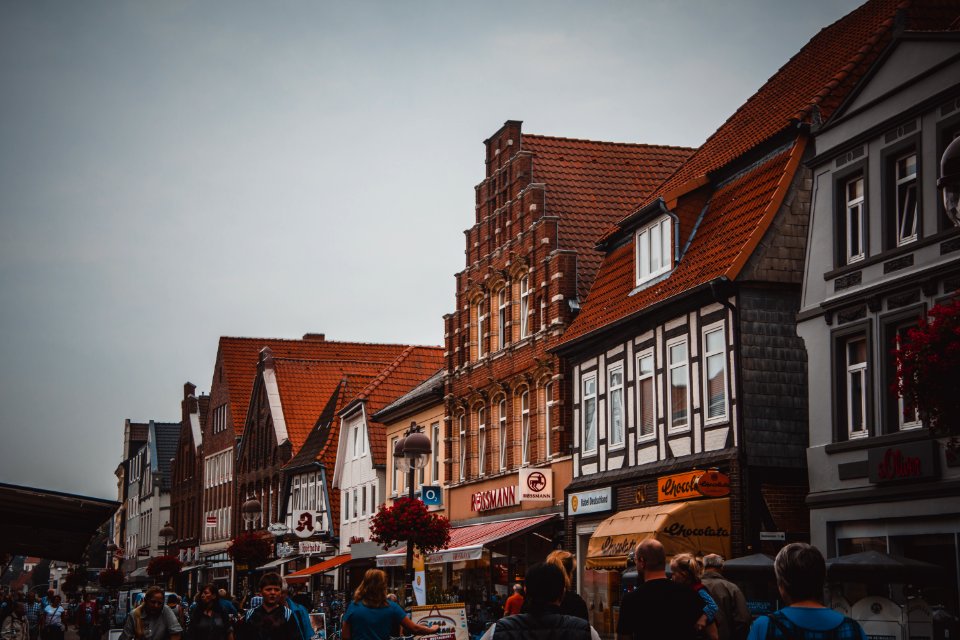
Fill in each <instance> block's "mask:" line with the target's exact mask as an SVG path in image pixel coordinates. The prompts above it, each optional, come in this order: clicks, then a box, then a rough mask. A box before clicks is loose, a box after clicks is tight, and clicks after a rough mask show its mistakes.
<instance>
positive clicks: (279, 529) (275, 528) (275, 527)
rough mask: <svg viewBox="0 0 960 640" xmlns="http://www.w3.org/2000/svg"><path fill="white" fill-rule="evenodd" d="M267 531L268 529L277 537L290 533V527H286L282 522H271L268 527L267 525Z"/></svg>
mask: <svg viewBox="0 0 960 640" xmlns="http://www.w3.org/2000/svg"><path fill="white" fill-rule="evenodd" d="M267 531H269V532H270V533H272V534H273V535H275V536H277V537H278V538H279V537H280V536H282V535H284V534H287V533H290V527H288V526H287V525H285V524H284V523H282V522H274V523H271V524H270V526H269V527H267Z"/></svg>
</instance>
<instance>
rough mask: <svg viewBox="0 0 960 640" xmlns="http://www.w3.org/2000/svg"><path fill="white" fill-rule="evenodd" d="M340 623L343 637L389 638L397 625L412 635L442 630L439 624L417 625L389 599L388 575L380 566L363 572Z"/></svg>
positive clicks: (346, 639)
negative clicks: (429, 625)
mask: <svg viewBox="0 0 960 640" xmlns="http://www.w3.org/2000/svg"><path fill="white" fill-rule="evenodd" d="M341 623H342V628H341V636H342V638H343V640H387V639H388V638H389V637H390V635H391V632H392V630H393V629H394V628H395V627H396V625H399V626H400V627H402V628H403V630H404V631H406V632H407V633H410V634H412V635H426V634H428V633H436V632H437V631H439V630H440V627H439V626H432V627H426V626H424V625H422V624H417V623H416V622H414V621H413V620H411V619H410V618H408V617H407V612H406V611H404V610H403V609H401V608H400V605H398V604H397V603H396V602H391V601H390V600H387V574H385V573H384V572H383V571H381V570H380V569H368V570H367V572H366V573H365V574H364V576H363V581H362V582H361V583H360V586H359V587H357V590H356V591H355V592H354V594H353V604H351V605H350V607H349V608H348V609H347V612H346V613H344V614H343V618H342V622H341Z"/></svg>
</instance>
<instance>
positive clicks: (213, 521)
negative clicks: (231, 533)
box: [207, 516, 217, 527]
mask: <svg viewBox="0 0 960 640" xmlns="http://www.w3.org/2000/svg"><path fill="white" fill-rule="evenodd" d="M207 526H208V527H215V526H217V516H207Z"/></svg>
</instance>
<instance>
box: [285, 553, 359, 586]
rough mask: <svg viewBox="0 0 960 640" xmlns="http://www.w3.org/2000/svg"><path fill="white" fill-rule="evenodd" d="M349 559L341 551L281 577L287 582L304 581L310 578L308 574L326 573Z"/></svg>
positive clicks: (347, 554) (348, 556)
mask: <svg viewBox="0 0 960 640" xmlns="http://www.w3.org/2000/svg"><path fill="white" fill-rule="evenodd" d="M349 561H350V554H349V553H343V554H340V555H339V556H334V557H332V558H330V559H328V560H324V561H323V562H318V563H317V564H315V565H311V566H309V567H307V568H306V569H300V570H299V571H294V572H293V573H288V574H287V575H285V576H284V577H283V578H284V580H286V581H287V582H306V581H307V580H309V579H310V576H313V575H316V574H318V573H326V572H327V571H330V570H332V569H336V568H337V567H339V566H340V565H342V564H344V563H346V562H349Z"/></svg>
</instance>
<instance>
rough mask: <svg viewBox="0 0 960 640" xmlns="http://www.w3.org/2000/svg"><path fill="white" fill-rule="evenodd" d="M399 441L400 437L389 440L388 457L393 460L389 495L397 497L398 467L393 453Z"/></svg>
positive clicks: (398, 490)
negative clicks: (391, 483)
mask: <svg viewBox="0 0 960 640" xmlns="http://www.w3.org/2000/svg"><path fill="white" fill-rule="evenodd" d="M399 441H400V436H395V437H393V438H391V439H390V456H391V458H392V460H393V486H391V487H390V495H392V496H397V495H399V494H400V479H399V474H400V467H398V466H397V457H396V456H394V455H393V452H394V451H396V450H397V442H399Z"/></svg>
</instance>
